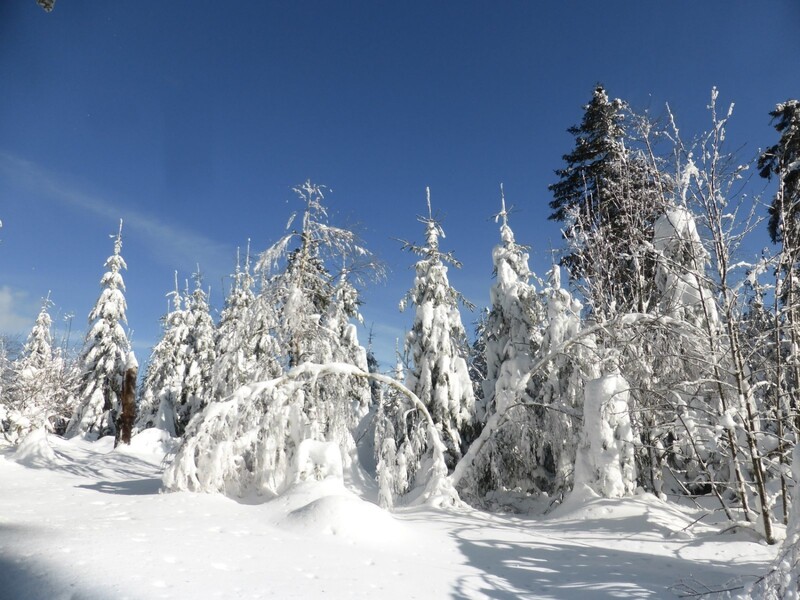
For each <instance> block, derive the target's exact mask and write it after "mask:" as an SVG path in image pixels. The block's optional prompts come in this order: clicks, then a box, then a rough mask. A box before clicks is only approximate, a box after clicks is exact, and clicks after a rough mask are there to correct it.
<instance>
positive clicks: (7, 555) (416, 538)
mask: <svg viewBox="0 0 800 600" xmlns="http://www.w3.org/2000/svg"><path fill="white" fill-rule="evenodd" d="M162 442H163V440H162V439H160V438H159V433H158V432H157V431H156V430H149V431H146V432H144V433H143V434H141V435H139V436H137V437H136V438H134V443H133V444H132V446H131V447H129V448H125V449H122V450H120V449H118V450H113V449H112V445H113V443H112V440H111V439H110V438H104V439H102V440H100V441H99V442H95V443H88V442H84V441H79V440H71V441H65V440H63V439H61V438H58V437H53V436H45V435H44V434H35V435H34V436H33V437H31V438H29V439H28V440H26V442H24V443H23V444H22V445H21V446H20V447H18V448H17V449H16V450H15V449H13V448H4V449H2V450H0V598H2V599H3V600H6V599H8V600H12V599H39V598H41V599H51V598H53V599H59V598H63V599H83V598H87V599H123V598H130V599H150V598H180V599H182V598H186V599H193V600H195V599H202V598H225V599H227V598H375V599H384V598H402V599H408V598H495V599H504V598H506V599H512V598H670V597H680V596H682V595H688V594H690V593H695V592H702V591H707V590H708V589H712V590H717V589H721V588H724V587H726V586H728V587H730V586H732V585H733V586H735V585H736V584H737V582H738V583H741V582H749V581H752V580H753V579H754V578H755V577H757V576H758V575H760V574H761V573H763V572H764V571H765V568H766V566H767V564H768V562H769V561H771V560H772V558H773V557H774V554H775V548H770V547H768V546H766V545H764V544H763V543H761V542H759V541H758V540H756V539H755V538H754V537H752V535H751V534H749V533H748V532H746V531H741V530H740V531H735V532H727V533H720V530H721V528H720V527H719V526H712V525H710V524H709V520H710V519H712V518H713V515H709V516H706V517H704V518H700V517H702V515H704V514H705V513H703V512H699V511H695V510H689V509H683V508H679V507H677V506H675V505H674V504H669V503H665V502H662V501H660V500H658V499H657V498H655V497H653V496H650V495H640V496H635V497H632V498H628V499H624V500H606V499H600V498H595V497H588V496H585V495H584V496H583V497H578V496H579V495H578V494H576V495H574V496H573V497H571V498H570V499H568V501H567V502H565V504H564V505H562V506H561V507H559V508H558V509H556V510H555V511H553V512H551V513H550V514H548V515H546V516H543V517H542V516H539V517H527V516H518V515H498V514H487V513H482V512H478V511H473V510H467V509H464V510H451V511H443V510H438V509H433V508H414V509H405V510H404V509H400V510H399V511H397V512H395V513H388V512H385V511H383V510H381V509H379V508H378V507H377V506H376V505H375V504H374V503H372V502H370V501H369V499H370V498H371V496H372V494H374V491H373V490H366V491H364V492H362V494H361V495H360V496H359V495H356V494H355V493H353V492H351V491H348V490H347V489H345V487H343V486H342V484H341V483H340V482H339V481H337V480H334V479H329V480H326V481H323V482H313V483H308V482H307V483H303V484H300V485H298V486H297V487H295V488H293V489H292V490H291V491H290V492H289V493H288V494H286V495H284V496H282V497H280V498H278V499H276V500H273V501H270V502H265V503H242V502H237V501H234V500H231V499H229V498H225V497H223V496H220V495H206V494H191V493H184V492H180V493H160V489H161V473H162V471H163V462H164V454H165V451H166V450H167V449H168V448H167V447H166V445H165V444H164V443H162ZM698 518H700V520H699V521H698V520H697V519H698Z"/></svg>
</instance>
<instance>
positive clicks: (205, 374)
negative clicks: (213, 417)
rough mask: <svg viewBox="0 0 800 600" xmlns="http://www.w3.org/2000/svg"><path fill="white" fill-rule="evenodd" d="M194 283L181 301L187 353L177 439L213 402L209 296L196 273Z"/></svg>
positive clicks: (213, 354)
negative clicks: (183, 309) (184, 321)
mask: <svg viewBox="0 0 800 600" xmlns="http://www.w3.org/2000/svg"><path fill="white" fill-rule="evenodd" d="M193 279H194V290H193V291H192V293H191V295H188V294H187V296H186V297H185V298H184V300H185V302H186V309H185V310H186V313H185V315H186V333H187V337H186V345H187V350H186V354H185V355H184V359H185V361H186V362H185V363H184V364H185V367H184V372H183V382H182V386H181V387H182V389H181V397H180V401H179V402H178V404H176V405H175V433H177V434H178V435H182V434H183V432H184V430H185V429H186V426H187V425H188V424H189V421H191V420H192V417H194V416H195V415H196V414H198V413H199V412H200V411H201V410H203V407H205V405H206V404H208V403H209V402H210V401H211V400H212V399H213V390H212V383H211V378H212V371H213V368H214V362H215V359H216V352H215V350H214V338H215V327H214V321H213V319H212V317H211V309H210V308H209V305H208V295H207V294H206V292H205V290H204V289H203V278H202V276H201V275H200V273H199V272H197V273H195V274H194V277H193Z"/></svg>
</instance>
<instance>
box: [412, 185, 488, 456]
mask: <svg viewBox="0 0 800 600" xmlns="http://www.w3.org/2000/svg"><path fill="white" fill-rule="evenodd" d="M427 194H428V197H427V199H428V216H427V217H420V218H419V221H420V222H421V223H423V225H424V226H425V244H424V245H422V246H418V245H414V244H410V243H406V244H405V248H406V249H408V250H409V251H411V252H413V253H414V254H417V255H418V256H419V257H420V259H419V260H418V261H417V263H416V266H415V270H416V277H415V279H414V286H413V287H412V288H411V290H410V291H409V293H408V295H407V296H406V299H404V300H403V302H402V303H401V308H404V307H405V304H406V302H407V301H409V300H410V302H411V303H412V304H413V305H414V308H415V311H414V323H413V325H412V327H411V331H410V332H409V333H408V336H407V337H406V352H407V353H408V356H409V358H410V360H411V364H410V366H409V369H408V371H407V373H406V386H407V387H408V389H410V390H411V391H413V392H414V393H415V394H416V395H417V397H419V398H420V400H421V401H422V402H423V403H424V404H425V406H426V407H427V409H428V411H429V412H430V414H431V416H432V417H433V420H434V423H435V424H436V427H437V428H438V429H439V431H440V433H441V437H442V440H443V442H444V444H445V446H446V449H447V453H446V461H447V466H448V468H449V469H452V468H453V467H454V466H455V463H456V462H457V461H458V459H459V458H460V457H461V456H462V454H463V452H464V451H465V450H466V445H467V444H468V443H469V441H471V440H470V439H469V438H470V436H471V435H472V434H473V432H474V428H475V396H474V394H473V390H472V382H471V381H470V378H469V371H468V368H467V362H466V358H467V356H468V349H467V336H466V332H465V331H464V325H463V324H462V322H461V315H460V313H459V310H458V304H459V302H461V303H464V304H466V305H467V306H470V305H469V303H467V302H466V300H465V299H464V298H463V296H462V295H461V294H459V293H458V292H457V291H456V290H455V289H454V288H453V287H451V285H450V282H449V281H448V279H447V266H446V264H445V263H449V264H451V265H453V266H455V267H460V266H461V265H460V263H459V262H458V261H457V260H456V259H455V258H454V257H453V256H452V254H451V253H445V252H442V251H441V250H440V249H439V238H441V237H444V230H443V229H442V227H441V225H440V224H439V222H438V221H437V220H436V219H434V218H433V215H432V213H431V208H430V207H431V205H430V190H429V189H428V190H427ZM409 420H410V423H409V426H408V431H410V432H412V435H410V438H415V437H419V438H420V439H424V438H425V436H424V435H422V434H420V435H418V436H417V435H416V434H413V431H414V430H416V429H419V427H420V426H421V425H422V420H421V419H419V418H414V417H409Z"/></svg>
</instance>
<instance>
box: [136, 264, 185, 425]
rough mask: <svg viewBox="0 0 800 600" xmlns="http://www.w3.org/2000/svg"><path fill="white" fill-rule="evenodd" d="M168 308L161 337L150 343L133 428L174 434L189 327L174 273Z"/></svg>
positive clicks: (176, 275)
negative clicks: (175, 413)
mask: <svg viewBox="0 0 800 600" xmlns="http://www.w3.org/2000/svg"><path fill="white" fill-rule="evenodd" d="M168 296H169V297H170V306H171V309H170V310H169V311H168V312H167V314H166V316H165V317H164V318H163V320H162V322H163V332H162V334H161V339H160V340H159V341H158V343H157V344H156V345H155V346H154V347H153V351H152V353H151V354H150V360H149V361H148V364H147V371H146V373H145V376H144V382H143V384H142V387H141V393H140V397H139V410H138V415H137V420H136V429H137V430H138V431H142V430H144V429H148V428H150V427H158V428H159V429H162V430H164V431H167V432H169V433H170V434H171V435H175V419H174V409H173V408H172V407H174V406H175V405H176V404H178V403H179V402H180V397H181V395H182V393H183V392H182V390H183V375H184V372H185V362H186V353H187V352H188V345H187V340H188V339H189V329H188V326H187V314H186V310H185V309H184V306H183V297H182V296H181V293H180V289H179V287H178V273H177V272H176V273H175V289H174V291H172V292H170V294H168Z"/></svg>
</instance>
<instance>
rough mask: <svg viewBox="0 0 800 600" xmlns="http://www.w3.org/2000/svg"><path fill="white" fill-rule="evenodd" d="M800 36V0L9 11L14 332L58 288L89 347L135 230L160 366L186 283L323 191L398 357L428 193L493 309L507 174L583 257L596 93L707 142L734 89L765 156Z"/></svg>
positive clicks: (3, 174) (6, 146)
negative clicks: (563, 201) (576, 168)
mask: <svg viewBox="0 0 800 600" xmlns="http://www.w3.org/2000/svg"><path fill="white" fill-rule="evenodd" d="M798 32H800V3H798V2H796V1H794V0H791V1H790V0H786V1H778V0H776V1H774V2H769V3H757V2H752V1H730V0H729V1H725V2H723V1H721V0H720V1H711V0H708V1H703V2H689V1H676V2H639V1H629V2H622V1H606V2H590V1H582V2H578V1H573V2H533V1H530V2H473V1H458V2H429V1H428V2H416V1H411V2H384V1H371V2H355V1H350V2H330V1H315V2H310V1H309V2H306V1H296V2H269V1H265V2H240V1H237V2H219V1H206V0H192V1H184V0H171V1H169V2H156V1H155V0H137V1H132V0H129V1H119V2H88V1H85V0H84V1H80V0H58V2H57V3H56V7H55V10H54V11H53V12H52V13H50V14H46V13H44V12H43V11H42V10H41V9H40V8H39V7H38V6H37V5H36V3H35V1H34V0H2V1H1V2H0V219H2V221H3V223H4V227H3V229H2V230H0V273H2V279H1V280H0V331H2V332H5V333H12V334H13V333H24V332H26V331H27V330H29V329H30V326H31V325H32V322H33V319H34V317H35V314H36V312H37V311H38V309H39V306H40V301H41V298H42V297H43V296H45V295H46V294H47V293H48V291H51V292H52V300H53V301H54V303H55V307H54V309H53V314H54V317H55V318H56V320H57V321H58V324H59V326H60V327H62V328H63V317H64V316H65V315H68V314H74V315H75V320H74V323H73V331H74V333H73V340H72V341H73V342H74V341H76V340H77V338H79V337H80V336H81V335H82V333H83V331H84V329H85V319H86V315H87V314H88V312H89V310H90V309H91V307H92V306H93V304H94V302H95V300H96V298H97V294H98V292H99V288H98V282H99V279H100V276H101V274H102V271H103V268H102V265H103V261H104V260H105V258H106V257H107V256H108V255H109V254H110V253H111V251H112V242H111V240H110V239H109V234H112V233H114V232H115V231H116V228H117V221H118V219H119V218H120V217H122V218H124V219H125V229H124V247H123V256H124V257H125V259H126V260H127V262H128V267H129V270H128V271H127V272H126V273H125V280H126V284H127V288H128V291H127V299H128V305H129V308H128V320H129V324H130V327H131V329H132V330H133V340H134V342H135V348H136V350H137V351H138V353H139V354H140V357H141V356H142V355H144V356H146V355H147V354H148V353H149V347H150V346H151V345H152V344H153V343H154V342H155V341H156V340H157V338H158V335H159V323H158V319H159V317H160V316H161V315H162V314H163V313H164V312H165V310H166V306H167V305H166V299H165V294H166V293H167V292H168V291H169V290H170V289H171V288H172V286H173V283H172V282H173V272H174V271H175V270H176V269H177V270H178V271H179V272H180V277H181V279H184V278H186V277H188V276H189V275H190V274H191V272H192V271H193V270H195V268H196V267H195V265H196V264H197V263H199V264H200V268H201V269H202V270H203V272H204V273H205V278H206V283H207V284H208V285H210V286H211V287H212V299H213V302H214V304H215V305H216V306H218V307H219V306H221V304H222V298H223V289H227V283H223V277H224V276H225V275H226V274H227V273H230V272H231V271H232V269H233V265H234V260H235V253H236V247H237V246H240V245H241V246H243V245H244V244H245V243H246V241H247V239H248V238H250V239H252V246H253V249H254V251H261V250H263V249H264V248H266V247H267V246H268V245H269V244H270V243H272V242H273V241H275V240H276V239H277V238H278V237H279V236H280V235H281V233H282V232H283V229H284V227H285V224H286V221H287V219H288V217H289V215H290V213H291V212H292V211H293V210H295V209H296V208H299V206H298V204H297V203H296V202H295V201H294V199H293V194H292V192H291V190H290V188H291V187H292V186H293V185H295V184H298V183H300V182H302V181H304V180H306V179H308V178H310V179H312V180H313V181H315V182H318V183H324V184H326V185H328V186H330V188H331V190H332V192H331V193H330V194H329V195H328V200H329V206H330V210H331V216H332V219H331V220H332V221H333V222H334V223H335V224H338V225H359V226H360V228H359V231H360V234H361V236H362V237H363V239H364V240H365V242H366V244H367V245H368V247H370V248H371V249H372V250H373V251H375V252H376V253H377V254H379V255H380V256H381V257H382V258H383V259H384V261H385V262H386V263H387V264H388V265H389V267H390V268H391V272H390V274H389V279H388V281H387V282H386V283H385V284H382V285H379V286H373V287H371V288H369V289H368V290H366V294H365V300H366V303H365V305H364V306H363V314H364V316H365V319H366V321H367V323H373V324H374V326H375V337H376V346H377V347H378V351H379V355H380V357H381V358H382V359H384V360H390V359H391V357H392V348H393V347H394V340H395V338H396V337H398V336H402V335H403V330H404V328H406V327H407V326H408V325H409V324H410V322H411V318H412V317H411V314H402V315H401V314H398V312H397V302H398V300H399V299H400V298H401V297H402V295H403V294H404V292H405V290H407V289H408V288H409V287H410V286H411V283H412V278H413V272H412V271H411V270H410V269H409V267H410V266H411V265H412V264H413V260H414V259H413V257H412V256H411V255H408V254H405V253H402V252H401V251H400V244H399V243H398V242H397V241H396V239H395V238H403V239H409V240H421V238H422V229H421V225H420V224H419V223H418V222H417V221H416V217H417V215H419V214H422V213H424V212H425V192H424V190H425V186H430V187H431V191H432V199H433V206H434V212H435V213H437V214H438V215H439V216H440V217H441V218H442V220H443V225H444V228H445V231H446V232H447V234H448V236H447V238H446V239H445V240H443V243H442V245H443V247H444V248H445V249H448V250H453V251H454V252H455V254H456V256H457V257H458V258H459V259H460V260H461V261H462V262H463V263H464V268H463V269H462V270H460V271H454V270H451V281H452V282H453V283H454V285H455V286H456V287H457V288H458V289H460V290H461V291H462V292H463V293H465V295H466V296H467V297H468V298H470V299H471V300H472V301H473V302H474V303H476V304H478V305H479V306H481V305H485V304H486V303H487V302H488V289H489V286H490V284H491V248H492V246H493V245H494V244H495V243H496V241H497V238H498V234H497V226H496V225H495V223H494V222H493V221H492V220H491V219H490V217H491V215H492V214H493V213H495V212H497V210H498V205H499V190H498V187H499V183H500V182H503V183H504V184H505V190H506V197H507V199H508V202H509V203H510V204H513V205H514V206H515V208H516V211H515V212H514V214H513V215H512V221H511V224H512V227H513V228H514V230H515V232H516V235H517V238H518V240H520V241H521V242H523V243H526V244H529V245H530V246H531V265H532V267H533V268H534V270H535V271H537V272H539V273H541V274H543V273H544V271H546V270H547V268H548V267H549V264H550V260H551V258H550V256H551V255H550V249H551V248H559V247H560V246H561V242H560V236H559V231H558V227H557V225H556V224H554V223H552V222H548V221H547V220H546V219H547V215H548V214H549V211H548V208H547V202H548V201H549V199H550V198H549V194H548V191H547V185H548V184H550V183H553V182H554V181H555V176H554V174H553V171H554V169H557V168H559V167H560V166H562V162H561V156H562V155H563V154H564V153H566V152H568V151H569V150H570V149H571V147H572V138H571V136H570V135H569V134H568V133H567V132H566V129H567V128H568V127H569V126H571V125H573V124H576V123H578V122H579V121H580V118H581V115H582V110H581V106H582V105H583V104H585V103H586V102H587V101H588V100H589V98H590V97H591V91H592V88H593V86H594V84H595V83H596V82H602V83H603V84H604V85H605V86H606V88H607V89H608V91H609V94H610V95H612V96H616V97H621V98H624V99H626V100H628V101H629V102H630V103H631V104H632V105H633V106H634V107H635V108H638V109H641V110H644V109H649V110H650V111H651V112H652V113H653V114H655V115H661V114H663V112H664V111H663V106H664V103H665V102H669V103H670V105H671V107H672V108H673V110H674V112H675V113H676V115H677V117H678V120H679V124H680V125H681V127H682V132H683V133H684V134H685V135H686V137H689V138H690V137H692V136H693V135H695V134H697V133H699V132H700V131H701V130H702V129H703V128H705V127H706V126H707V124H708V115H707V111H706V109H705V107H706V105H707V103H708V99H709V95H710V89H711V87H712V86H717V87H718V88H719V89H720V92H721V95H720V101H721V103H722V104H725V105H727V104H728V103H730V102H735V103H736V110H735V113H734V118H733V120H732V122H731V126H730V128H729V140H730V141H731V145H732V146H736V147H738V146H742V148H741V151H740V156H741V158H742V160H743V161H746V160H750V159H752V158H753V157H754V156H755V155H756V153H757V152H758V149H759V148H761V147H764V146H766V145H768V144H772V143H774V141H775V139H776V134H775V132H774V130H773V129H772V128H771V127H770V125H769V116H768V112H769V110H771V109H772V108H773V107H774V105H775V103H777V102H779V101H783V100H785V99H787V98H789V97H797V96H798V95H800V77H799V75H800V34H798ZM759 186H761V187H763V185H762V184H761V183H759ZM759 189H761V188H759ZM474 319H475V316H474V315H470V314H468V313H467V314H465V315H464V321H465V323H466V324H467V327H468V328H471V325H470V323H471V322H472V321H473V320H474ZM362 335H363V334H362ZM365 338H366V336H365V335H364V336H363V338H362V339H365Z"/></svg>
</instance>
